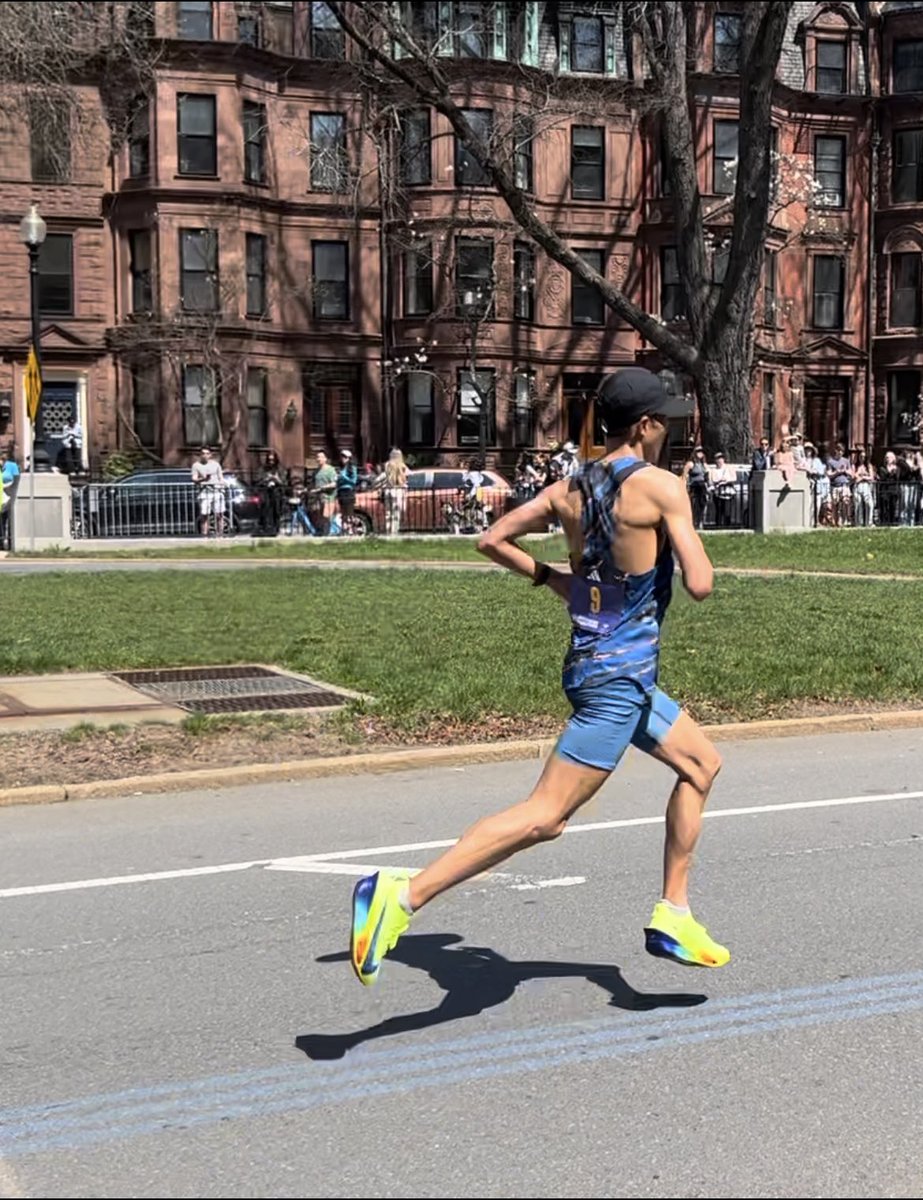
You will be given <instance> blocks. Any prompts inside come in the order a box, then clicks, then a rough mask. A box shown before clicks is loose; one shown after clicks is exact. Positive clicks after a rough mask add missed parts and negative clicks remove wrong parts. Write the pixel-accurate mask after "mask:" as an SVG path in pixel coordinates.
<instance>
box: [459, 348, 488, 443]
mask: <svg viewBox="0 0 923 1200" xmlns="http://www.w3.org/2000/svg"><path fill="white" fill-rule="evenodd" d="M476 374H477V375H478V376H479V377H486V378H487V379H488V381H489V387H486V388H485V387H483V386H482V387H481V390H482V391H484V392H486V393H487V398H486V401H482V400H480V399H477V391H476V389H475V388H474V387H473V386H470V385H469V386H468V389H467V393H466V386H465V385H466V382H467V380H470V378H471V372H470V371H469V370H468V368H467V367H458V368H457V376H456V387H457V395H458V407H457V409H456V418H455V438H456V441H457V443H458V445H459V446H480V444H481V420H482V416H481V413H482V409H483V406H484V405H485V403H486V420H485V421H484V424H485V426H486V428H485V432H484V442H485V445H487V446H494V445H496V442H497V369H496V367H478V369H477V372H476ZM466 394H467V396H468V397H470V396H471V395H472V394H474V396H475V397H476V399H475V400H474V401H473V407H471V406H470V402H469V407H466V405H465V399H466ZM463 423H464V424H465V425H466V426H470V425H472V424H473V425H474V433H473V434H471V433H468V432H466V433H464V434H463V433H462V425H463Z"/></svg>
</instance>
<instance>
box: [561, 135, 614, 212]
mask: <svg viewBox="0 0 923 1200" xmlns="http://www.w3.org/2000/svg"><path fill="white" fill-rule="evenodd" d="M590 130H592V131H593V133H594V134H597V135H598V141H599V145H598V146H592V145H590V143H589V142H587V141H583V142H578V140H577V135H578V133H579V134H586V133H588V132H589V131H590ZM590 151H592V152H593V153H594V155H596V154H598V162H597V161H591V160H590V157H589V153H588V152H590ZM590 169H592V170H594V172H598V176H597V182H596V184H595V186H594V187H593V189H592V190H591V189H590V188H589V186H588V185H587V184H585V183H581V184H580V185H579V189H580V190H579V191H578V184H577V178H576V177H577V175H578V173H580V174H583V173H588V171H589V170H590ZM570 195H571V199H572V200H605V199H606V126H605V125H571V127H570Z"/></svg>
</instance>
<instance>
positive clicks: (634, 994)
mask: <svg viewBox="0 0 923 1200" xmlns="http://www.w3.org/2000/svg"><path fill="white" fill-rule="evenodd" d="M461 941H462V938H461V936H460V935H459V934H457V933H425V934H419V935H416V936H413V935H411V936H408V937H403V938H402V939H401V940H400V942H398V944H397V946H396V947H395V948H394V950H392V952H391V953H390V955H389V956H388V958H389V960H390V961H391V962H400V963H403V964H404V965H405V966H407V967H414V968H415V969H416V970H418V971H426V973H427V974H428V975H429V976H430V978H431V979H433V980H434V981H435V982H436V983H438V984H439V986H440V987H441V988H442V989H443V991H444V992H445V996H443V998H442V1001H441V1002H440V1003H439V1004H438V1005H437V1006H436V1007H435V1008H429V1009H425V1010H424V1011H423V1012H415V1013H406V1014H405V1015H403V1016H400V1017H388V1018H387V1020H384V1021H379V1022H378V1024H376V1025H370V1026H368V1027H367V1028H366V1029H358V1030H356V1031H355V1032H354V1033H341V1034H339V1033H305V1034H301V1035H300V1036H299V1037H298V1038H296V1039H295V1045H296V1046H297V1048H298V1049H299V1050H303V1051H304V1053H305V1054H306V1055H307V1056H308V1058H313V1059H316V1060H317V1059H332V1058H342V1057H343V1055H344V1054H346V1053H347V1051H349V1050H353V1049H355V1047H356V1046H361V1045H362V1044H363V1043H364V1042H370V1041H374V1040H375V1039H376V1038H384V1037H393V1036H395V1035H396V1034H399V1033H412V1032H414V1031H415V1030H418V1029H427V1028H428V1027H429V1026H431V1025H442V1024H445V1023H446V1022H448V1021H460V1020H462V1019H463V1018H464V1017H476V1016H477V1015H478V1014H479V1013H482V1012H484V1010H485V1009H488V1008H495V1007H496V1006H497V1005H498V1004H504V1003H505V1002H506V1001H507V1000H509V999H510V997H511V996H512V995H513V993H514V992H515V991H516V989H517V988H518V987H519V985H520V984H521V983H526V982H527V981H529V980H533V979H586V980H587V981H588V982H590V983H595V984H596V985H597V987H600V988H602V989H603V991H605V992H608V993H609V1004H610V1005H611V1006H612V1007H613V1008H624V1009H627V1010H628V1011H629V1012H647V1011H649V1010H651V1009H654V1008H691V1007H693V1006H694V1005H697V1004H704V1003H705V1001H706V1000H707V999H708V997H707V996H703V995H702V994H701V992H638V991H636V990H635V989H634V988H633V987H632V986H631V985H630V984H629V983H626V981H625V980H624V979H623V978H622V973H621V971H620V970H619V968H618V967H615V966H612V965H611V964H605V963H571V962H545V961H539V960H535V961H532V960H525V961H522V962H515V961H511V960H510V959H508V958H504V957H503V955H502V954H498V953H497V952H496V951H495V950H490V949H488V948H486V947H484V946H460V945H458V943H459V942H461ZM449 947H453V948H452V949H450V948H449ZM317 961H318V962H321V963H334V962H336V963H340V962H348V961H349V954H348V952H345V951H344V952H341V953H337V954H325V955H323V956H322V957H321V958H319V959H318V960H317Z"/></svg>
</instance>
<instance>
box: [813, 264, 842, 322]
mask: <svg viewBox="0 0 923 1200" xmlns="http://www.w3.org/2000/svg"><path fill="white" fill-rule="evenodd" d="M844 275H845V271H844V263H843V260H842V258H839V257H838V256H837V255H833V254H818V255H815V257H814V327H815V329H842V328H843V284H844Z"/></svg>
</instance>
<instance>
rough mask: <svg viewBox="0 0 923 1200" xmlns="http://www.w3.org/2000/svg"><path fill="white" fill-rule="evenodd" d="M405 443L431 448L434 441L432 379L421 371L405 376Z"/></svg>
mask: <svg viewBox="0 0 923 1200" xmlns="http://www.w3.org/2000/svg"><path fill="white" fill-rule="evenodd" d="M407 441H408V442H409V443H410V445H411V446H432V445H433V444H434V442H435V441H436V417H435V413H434V411H433V377H432V375H427V374H425V373H424V372H422V371H411V373H410V374H409V375H408V376H407Z"/></svg>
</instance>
